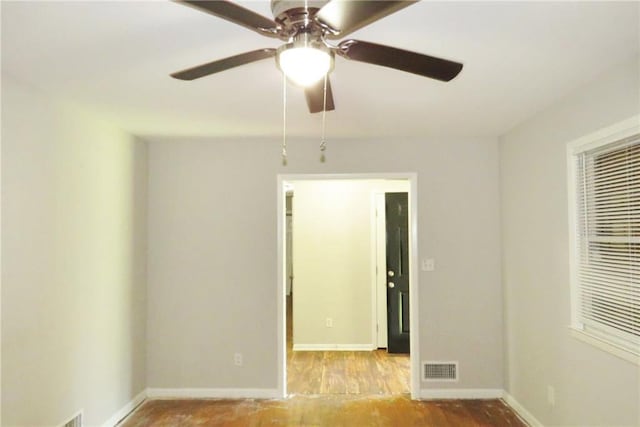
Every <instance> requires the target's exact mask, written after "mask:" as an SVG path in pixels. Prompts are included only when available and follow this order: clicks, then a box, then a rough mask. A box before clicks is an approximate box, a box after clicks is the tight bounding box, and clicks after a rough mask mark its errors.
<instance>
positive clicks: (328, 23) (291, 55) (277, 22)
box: [171, 0, 462, 113]
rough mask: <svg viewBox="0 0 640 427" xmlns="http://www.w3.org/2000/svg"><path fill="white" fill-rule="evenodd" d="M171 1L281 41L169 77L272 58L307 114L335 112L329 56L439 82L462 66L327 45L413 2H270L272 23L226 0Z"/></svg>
mask: <svg viewBox="0 0 640 427" xmlns="http://www.w3.org/2000/svg"><path fill="white" fill-rule="evenodd" d="M177 2H178V3H182V4H185V5H187V6H191V7H194V8H196V9H198V10H201V11H203V12H206V13H209V14H211V15H214V16H217V17H219V18H222V19H226V20H227V21H230V22H233V23H235V24H238V25H242V26H243V27H246V28H248V29H250V30H253V31H255V32H257V33H259V34H261V35H263V36H267V37H272V38H277V39H280V40H283V41H284V42H285V43H284V44H283V45H281V46H280V47H279V48H277V49H273V48H266V49H258V50H253V51H250V52H245V53H241V54H239V55H235V56H231V57H228V58H224V59H219V60H217V61H213V62H209V63H206V64H202V65H198V66H196V67H193V68H188V69H186V70H182V71H178V72H176V73H173V74H171V76H172V77H174V78H176V79H181V80H194V79H198V78H200V77H204V76H208V75H210V74H215V73H218V72H220V71H224V70H228V69H230V68H234V67H238V66H240V65H244V64H248V63H251V62H255V61H259V60H262V59H266V58H271V57H275V58H276V63H277V65H278V67H279V68H280V70H281V71H282V72H283V73H284V74H285V76H287V78H288V79H289V80H290V81H293V82H294V83H296V84H298V85H300V86H303V87H305V96H306V99H307V105H308V107H309V111H310V112H311V113H317V112H320V111H331V110H334V109H335V106H334V102H333V94H332V92H331V84H330V82H329V78H328V73H330V72H331V71H332V69H333V62H334V56H335V54H338V55H339V56H341V57H343V58H345V59H349V60H353V61H360V62H365V63H369V64H375V65H381V66H383V67H389V68H394V69H396V70H400V71H406V72H409V73H413V74H418V75H421V76H424V77H430V78H432V79H437V80H441V81H449V80H451V79H453V78H454V77H455V76H457V75H458V73H460V71H461V70H462V64H460V63H458V62H454V61H449V60H446V59H442V58H436V57H433V56H429V55H423V54H420V53H417V52H411V51H407V50H403V49H398V48H395V47H391V46H385V45H380V44H375V43H370V42H366V41H361V40H352V39H348V40H343V41H341V42H340V43H338V44H337V45H335V46H334V45H332V44H330V43H329V42H328V41H329V40H336V39H340V38H343V37H345V36H347V35H348V34H350V33H352V32H354V31H356V30H357V29H359V28H362V27H364V26H366V25H369V24H371V23H373V22H375V21H377V20H379V19H382V18H384V17H385V16H387V15H390V14H392V13H394V12H397V11H398V10H400V9H403V8H405V7H407V6H410V5H412V4H413V3H416V1H382V0H372V1H365V0H324V1H313V0H306V1H305V0H271V11H272V12H273V15H274V17H275V19H274V20H272V19H269V18H266V17H265V16H262V15H260V14H258V13H256V12H253V11H251V10H249V9H246V8H244V7H242V6H240V5H238V4H236V3H234V2H232V1H228V0H213V1H201V0H177ZM325 77H326V78H325ZM325 82H326V83H325Z"/></svg>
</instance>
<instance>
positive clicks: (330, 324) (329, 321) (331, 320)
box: [325, 317, 333, 328]
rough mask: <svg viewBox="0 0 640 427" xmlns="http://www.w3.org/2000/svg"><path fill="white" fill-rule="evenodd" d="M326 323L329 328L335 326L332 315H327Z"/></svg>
mask: <svg viewBox="0 0 640 427" xmlns="http://www.w3.org/2000/svg"><path fill="white" fill-rule="evenodd" d="M325 325H326V326H327V328H333V319H332V318H331V317H327V320H326V322H325Z"/></svg>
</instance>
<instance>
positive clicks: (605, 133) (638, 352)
mask: <svg viewBox="0 0 640 427" xmlns="http://www.w3.org/2000/svg"><path fill="white" fill-rule="evenodd" d="M637 134H640V115H639V116H634V117H632V118H629V119H627V120H624V121H622V122H620V123H617V124H615V125H612V126H609V127H607V128H604V129H601V130H599V131H597V132H594V133H592V134H589V135H586V136H584V137H582V138H579V139H577V140H575V141H572V142H570V143H568V144H567V172H568V174H567V182H568V196H569V197H568V205H569V253H570V284H571V325H570V331H571V335H572V336H573V337H575V338H577V339H579V340H582V341H584V342H587V343H589V344H592V345H594V346H596V347H598V348H600V349H602V350H605V351H607V352H609V353H611V354H614V355H616V356H618V357H621V358H623V359H625V360H627V361H630V362H632V363H635V364H638V365H640V346H638V347H632V346H629V345H628V344H627V343H623V342H621V341H619V340H618V339H617V338H616V337H615V336H614V335H609V334H607V333H606V331H602V330H600V331H596V330H593V329H590V328H588V327H585V326H584V325H583V324H582V322H581V319H580V318H579V309H578V304H579V302H580V295H579V291H580V290H579V254H578V250H577V243H578V240H577V239H578V238H579V236H577V233H576V230H577V223H578V217H577V215H578V209H577V203H578V195H579V189H578V188H576V187H577V186H576V185H575V183H576V181H577V180H576V177H577V176H578V175H577V174H578V170H577V169H578V167H577V162H576V157H577V156H578V155H580V154H582V153H584V152H587V151H591V150H593V149H596V148H599V147H603V146H606V145H609V144H614V143H616V142H618V141H621V140H623V139H625V138H628V137H631V136H633V135H637Z"/></svg>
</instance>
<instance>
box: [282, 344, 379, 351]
mask: <svg viewBox="0 0 640 427" xmlns="http://www.w3.org/2000/svg"><path fill="white" fill-rule="evenodd" d="M376 348H377V347H376V346H374V345H373V344H294V345H293V351H372V350H375V349H376Z"/></svg>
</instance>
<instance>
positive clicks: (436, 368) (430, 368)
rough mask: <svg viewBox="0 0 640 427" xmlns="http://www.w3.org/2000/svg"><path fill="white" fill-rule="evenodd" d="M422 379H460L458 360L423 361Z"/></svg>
mask: <svg viewBox="0 0 640 427" xmlns="http://www.w3.org/2000/svg"><path fill="white" fill-rule="evenodd" d="M422 381H458V362H433V361H430V362H423V363H422Z"/></svg>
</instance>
